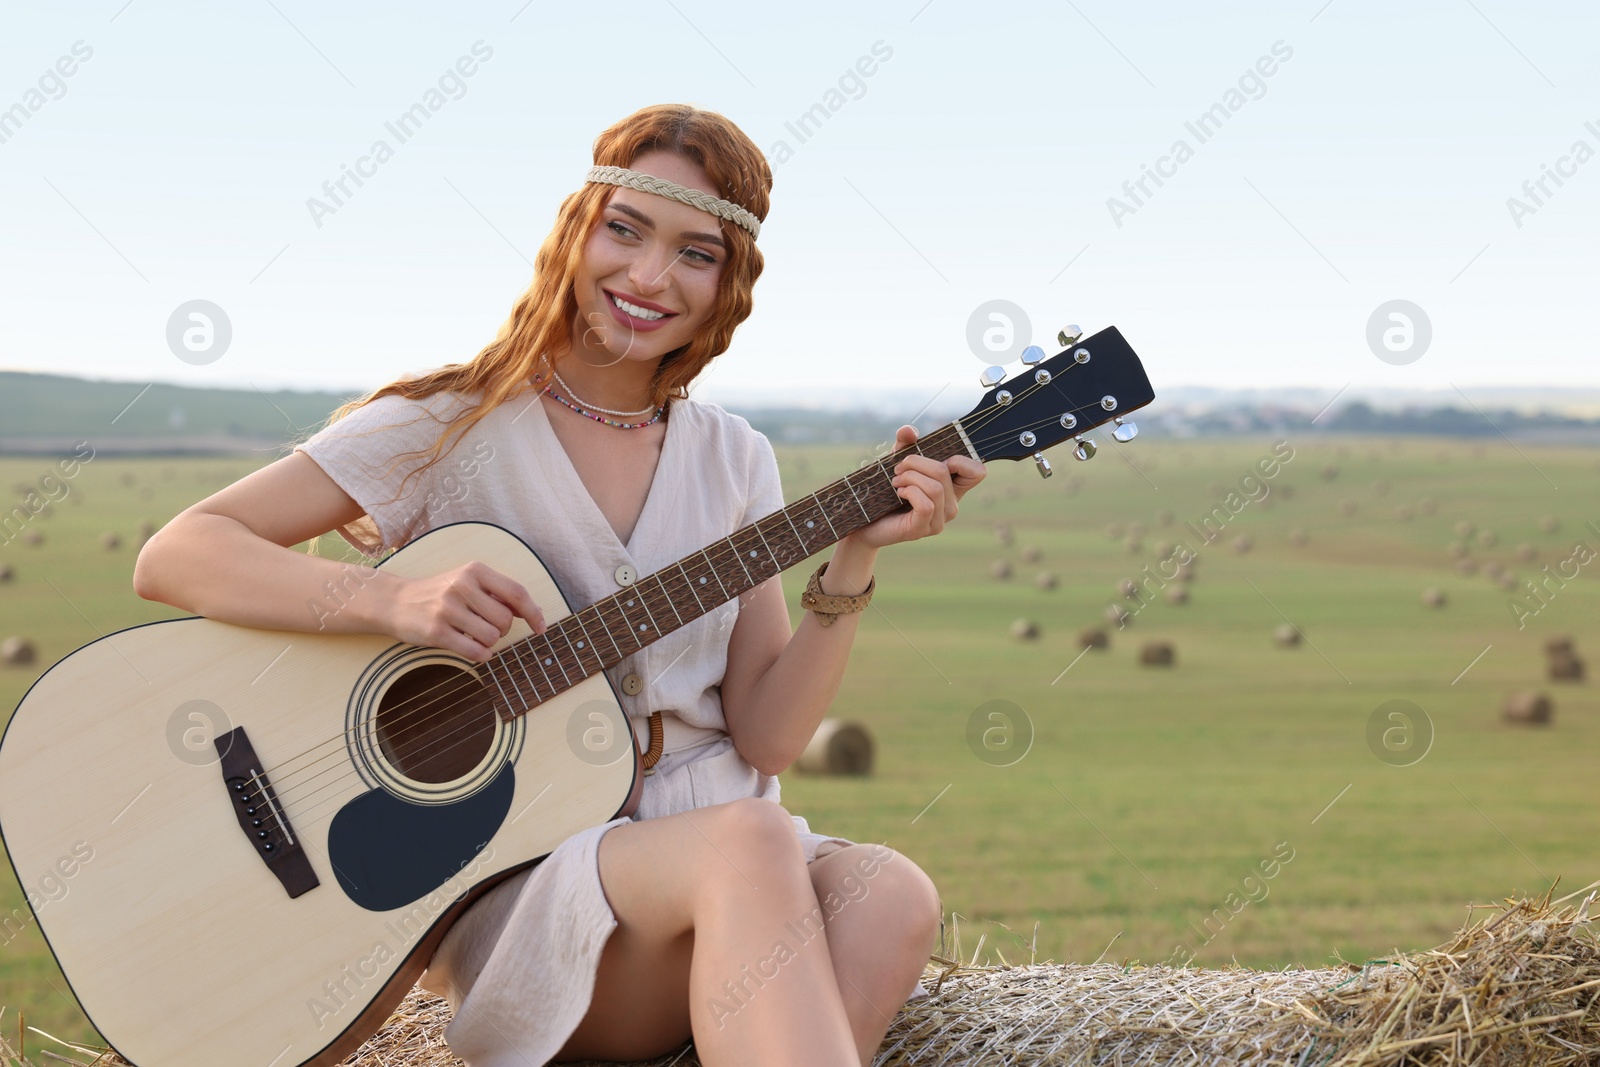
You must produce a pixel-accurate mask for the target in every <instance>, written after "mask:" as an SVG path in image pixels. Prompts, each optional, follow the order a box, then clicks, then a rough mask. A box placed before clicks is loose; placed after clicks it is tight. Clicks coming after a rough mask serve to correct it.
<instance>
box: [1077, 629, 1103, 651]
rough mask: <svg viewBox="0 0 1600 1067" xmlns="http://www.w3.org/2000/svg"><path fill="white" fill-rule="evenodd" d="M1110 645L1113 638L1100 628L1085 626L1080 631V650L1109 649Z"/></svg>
mask: <svg viewBox="0 0 1600 1067" xmlns="http://www.w3.org/2000/svg"><path fill="white" fill-rule="evenodd" d="M1110 644H1111V638H1109V637H1107V636H1106V632H1105V631H1104V630H1102V629H1100V627H1098V626H1085V627H1084V628H1083V629H1081V630H1079V631H1078V647H1079V648H1107V647H1109V646H1110Z"/></svg>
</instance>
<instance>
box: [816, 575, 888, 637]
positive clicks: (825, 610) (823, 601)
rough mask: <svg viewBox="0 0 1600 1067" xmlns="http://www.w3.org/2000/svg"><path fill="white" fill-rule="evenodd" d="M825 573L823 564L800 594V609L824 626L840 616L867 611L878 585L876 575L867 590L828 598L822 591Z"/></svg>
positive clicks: (829, 624) (868, 584)
mask: <svg viewBox="0 0 1600 1067" xmlns="http://www.w3.org/2000/svg"><path fill="white" fill-rule="evenodd" d="M826 573H828V565H827V563H823V564H822V566H820V567H818V568H817V569H816V571H815V572H814V573H813V574H812V575H811V580H810V581H808V582H807V583H806V588H805V592H803V593H801V594H800V606H801V607H802V608H804V609H805V610H807V611H809V612H811V613H812V614H814V615H815V616H816V617H817V621H818V622H819V623H821V624H822V625H824V626H832V625H833V620H834V619H836V618H838V617H839V616H840V615H849V614H852V613H854V612H857V611H865V610H867V605H868V604H869V603H871V601H872V591H873V589H875V588H876V587H877V585H878V578H877V576H876V575H874V576H873V577H872V580H871V581H869V582H867V588H866V589H865V590H863V591H862V592H860V593H857V594H856V595H855V596H829V595H828V594H827V593H824V592H823V591H822V576H823V575H824V574H826Z"/></svg>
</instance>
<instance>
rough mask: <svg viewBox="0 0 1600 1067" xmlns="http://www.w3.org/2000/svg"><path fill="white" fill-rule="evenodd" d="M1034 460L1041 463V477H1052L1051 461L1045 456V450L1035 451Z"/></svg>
mask: <svg viewBox="0 0 1600 1067" xmlns="http://www.w3.org/2000/svg"><path fill="white" fill-rule="evenodd" d="M1033 461H1034V462H1035V463H1037V464H1038V465H1039V477H1041V478H1048V477H1050V473H1051V472H1050V461H1049V460H1047V459H1045V458H1044V453H1043V452H1035V453H1034V454H1033Z"/></svg>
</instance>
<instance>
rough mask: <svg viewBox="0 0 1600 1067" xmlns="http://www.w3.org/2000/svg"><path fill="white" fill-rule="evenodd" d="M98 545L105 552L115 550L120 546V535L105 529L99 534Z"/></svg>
mask: <svg viewBox="0 0 1600 1067" xmlns="http://www.w3.org/2000/svg"><path fill="white" fill-rule="evenodd" d="M100 547H101V548H103V549H105V550H106V551H107V552H115V551H116V550H117V549H119V548H121V547H122V535H121V534H119V533H117V532H115V531H113V530H107V531H106V532H105V533H103V534H101V535H100Z"/></svg>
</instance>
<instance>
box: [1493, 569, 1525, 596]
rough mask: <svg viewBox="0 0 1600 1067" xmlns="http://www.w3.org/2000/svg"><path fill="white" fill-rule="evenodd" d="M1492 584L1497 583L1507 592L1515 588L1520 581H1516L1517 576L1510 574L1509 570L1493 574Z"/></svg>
mask: <svg viewBox="0 0 1600 1067" xmlns="http://www.w3.org/2000/svg"><path fill="white" fill-rule="evenodd" d="M1494 584H1495V585H1498V586H1499V587H1500V588H1501V589H1504V590H1505V591H1506V592H1508V593H1509V592H1511V591H1512V590H1514V589H1516V588H1517V586H1518V585H1520V584H1521V583H1520V582H1518V581H1517V576H1516V575H1515V574H1512V573H1511V572H1510V571H1506V572H1505V573H1504V574H1500V575H1496V576H1495V580H1494Z"/></svg>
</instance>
